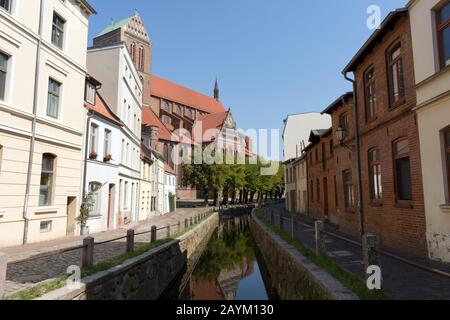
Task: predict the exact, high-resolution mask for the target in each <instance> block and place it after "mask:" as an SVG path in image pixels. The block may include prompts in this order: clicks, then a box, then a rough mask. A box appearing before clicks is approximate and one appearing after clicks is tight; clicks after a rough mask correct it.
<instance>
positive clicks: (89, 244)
mask: <svg viewBox="0 0 450 320" xmlns="http://www.w3.org/2000/svg"><path fill="white" fill-rule="evenodd" d="M83 246H84V247H83V252H82V255H81V266H82V267H83V268H92V267H93V266H94V238H92V237H87V238H84V239H83Z"/></svg>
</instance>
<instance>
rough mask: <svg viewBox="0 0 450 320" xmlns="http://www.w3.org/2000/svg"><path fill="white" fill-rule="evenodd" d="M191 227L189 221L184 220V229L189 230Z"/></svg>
mask: <svg viewBox="0 0 450 320" xmlns="http://www.w3.org/2000/svg"><path fill="white" fill-rule="evenodd" d="M188 227H189V221H188V219H184V228H185V229H187V228H188Z"/></svg>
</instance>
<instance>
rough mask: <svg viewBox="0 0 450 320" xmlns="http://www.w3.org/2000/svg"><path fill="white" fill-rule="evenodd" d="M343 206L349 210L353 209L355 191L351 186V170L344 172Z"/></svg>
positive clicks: (352, 185)
mask: <svg viewBox="0 0 450 320" xmlns="http://www.w3.org/2000/svg"><path fill="white" fill-rule="evenodd" d="M342 178H343V181H344V205H345V208H347V209H350V208H354V207H355V189H354V184H353V175H352V172H351V170H347V171H344V173H343V177H342Z"/></svg>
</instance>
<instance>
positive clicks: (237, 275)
mask: <svg viewBox="0 0 450 320" xmlns="http://www.w3.org/2000/svg"><path fill="white" fill-rule="evenodd" d="M249 219H251V218H250V216H249V215H242V216H238V217H236V216H226V215H221V218H220V225H219V227H218V228H217V230H216V231H215V232H214V234H213V235H212V236H211V238H210V240H209V242H208V243H207V244H206V246H205V247H204V249H203V251H202V253H201V255H200V258H198V259H197V261H196V263H195V265H193V266H192V268H191V270H192V271H190V272H189V274H187V275H186V274H185V275H184V276H185V278H186V279H187V280H185V281H183V285H182V286H180V291H179V294H178V297H177V299H179V300H269V299H275V297H274V295H273V294H271V292H273V290H268V289H267V288H266V285H265V281H264V278H263V274H267V273H266V272H261V271H262V269H261V268H264V265H263V264H262V262H260V260H261V259H258V257H259V256H260V255H259V253H258V251H257V248H256V247H255V246H254V243H253V239H252V237H251V235H250V231H249ZM172 298H175V297H173V296H172Z"/></svg>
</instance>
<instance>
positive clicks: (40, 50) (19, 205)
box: [0, 0, 95, 246]
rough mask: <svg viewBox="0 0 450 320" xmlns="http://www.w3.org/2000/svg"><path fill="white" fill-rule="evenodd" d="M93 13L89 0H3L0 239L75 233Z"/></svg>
mask: <svg viewBox="0 0 450 320" xmlns="http://www.w3.org/2000/svg"><path fill="white" fill-rule="evenodd" d="M94 13H95V10H94V9H93V8H92V7H91V6H90V5H89V4H88V3H87V2H86V1H75V0H68V1H58V0H48V1H27V3H26V5H25V3H24V1H18V0H11V1H1V2H0V70H1V72H0V73H1V77H0V119H1V121H0V190H1V192H0V246H8V245H16V244H22V243H27V242H38V241H44V240H49V239H53V238H57V237H62V236H65V235H66V234H68V233H69V234H70V233H71V232H73V231H72V230H71V229H70V230H68V226H69V228H72V226H73V225H74V224H75V222H74V221H75V218H76V216H77V215H78V210H79V205H80V199H81V179H82V167H83V145H84V129H85V112H84V110H83V100H84V86H85V77H86V44H87V37H88V18H89V16H90V15H91V14H94ZM31 75H35V76H31Z"/></svg>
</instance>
